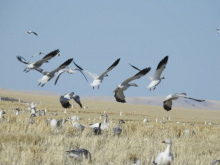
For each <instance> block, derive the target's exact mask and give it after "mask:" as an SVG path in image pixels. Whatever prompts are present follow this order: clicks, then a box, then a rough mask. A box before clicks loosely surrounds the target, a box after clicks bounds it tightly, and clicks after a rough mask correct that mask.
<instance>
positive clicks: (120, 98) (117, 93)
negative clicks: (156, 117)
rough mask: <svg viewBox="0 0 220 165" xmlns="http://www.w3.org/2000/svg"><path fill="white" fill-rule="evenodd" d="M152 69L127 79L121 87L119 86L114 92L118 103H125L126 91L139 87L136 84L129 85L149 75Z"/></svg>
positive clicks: (146, 69) (144, 70)
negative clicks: (131, 87) (132, 87)
mask: <svg viewBox="0 0 220 165" xmlns="http://www.w3.org/2000/svg"><path fill="white" fill-rule="evenodd" d="M150 69H151V68H145V69H143V70H141V71H140V72H138V73H137V74H136V75H134V76H133V77H130V78H128V79H126V80H125V81H123V82H122V83H121V84H120V85H118V86H117V88H116V89H115V90H114V93H115V95H114V97H115V99H116V101H118V102H122V103H125V102H126V101H125V96H124V91H125V90H127V89H128V88H129V87H130V86H134V87H137V85H136V84H135V83H130V84H129V82H130V81H132V80H136V79H139V78H141V77H142V76H144V75H145V74H147V73H148V72H149V71H150Z"/></svg>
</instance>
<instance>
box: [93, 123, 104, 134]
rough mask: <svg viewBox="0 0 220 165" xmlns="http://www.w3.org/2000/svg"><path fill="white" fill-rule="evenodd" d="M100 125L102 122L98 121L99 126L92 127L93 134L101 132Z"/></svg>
mask: <svg viewBox="0 0 220 165" xmlns="http://www.w3.org/2000/svg"><path fill="white" fill-rule="evenodd" d="M101 125H102V123H99V127H94V128H93V130H92V132H93V134H94V135H101V133H102V130H101Z"/></svg>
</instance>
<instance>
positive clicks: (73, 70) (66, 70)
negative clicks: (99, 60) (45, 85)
mask: <svg viewBox="0 0 220 165" xmlns="http://www.w3.org/2000/svg"><path fill="white" fill-rule="evenodd" d="M75 71H79V72H81V73H82V75H83V76H84V77H85V79H86V81H88V80H87V78H86V76H85V75H84V74H83V72H82V71H81V70H80V69H78V68H68V67H66V68H65V69H61V70H59V72H58V73H57V77H56V80H55V83H54V84H55V85H56V84H57V81H58V79H59V77H60V75H61V74H62V73H64V72H66V73H69V74H74V73H75Z"/></svg>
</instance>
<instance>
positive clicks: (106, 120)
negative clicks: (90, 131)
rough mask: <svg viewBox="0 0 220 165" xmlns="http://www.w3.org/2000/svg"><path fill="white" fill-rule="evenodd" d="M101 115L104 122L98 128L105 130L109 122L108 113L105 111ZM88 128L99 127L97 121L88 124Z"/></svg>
mask: <svg viewBox="0 0 220 165" xmlns="http://www.w3.org/2000/svg"><path fill="white" fill-rule="evenodd" d="M101 116H104V122H103V123H102V124H101V126H100V129H101V130H102V131H104V130H107V129H108V127H109V123H108V115H107V114H106V113H104V114H103V115H101ZM89 127H90V128H96V127H99V123H95V124H90V126H89Z"/></svg>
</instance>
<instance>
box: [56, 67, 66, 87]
mask: <svg viewBox="0 0 220 165" xmlns="http://www.w3.org/2000/svg"><path fill="white" fill-rule="evenodd" d="M66 71H67V70H66V69H61V70H59V72H58V73H57V77H56V80H55V83H54V85H56V84H57V81H58V79H59V78H60V75H61V74H62V73H64V72H66Z"/></svg>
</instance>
